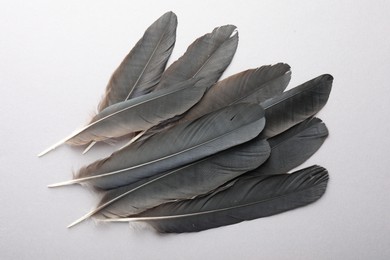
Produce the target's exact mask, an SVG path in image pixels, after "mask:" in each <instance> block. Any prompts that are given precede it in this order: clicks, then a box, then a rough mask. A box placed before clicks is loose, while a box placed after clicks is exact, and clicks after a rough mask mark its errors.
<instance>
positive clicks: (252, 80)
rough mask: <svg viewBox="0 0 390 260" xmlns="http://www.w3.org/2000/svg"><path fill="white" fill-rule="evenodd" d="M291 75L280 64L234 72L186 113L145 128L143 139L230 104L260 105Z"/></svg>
mask: <svg viewBox="0 0 390 260" xmlns="http://www.w3.org/2000/svg"><path fill="white" fill-rule="evenodd" d="M290 78H291V71H290V66H289V65H287V64H283V63H278V64H276V65H272V66H263V67H260V68H257V69H250V70H246V71H243V72H240V73H237V74H234V75H232V76H230V77H228V78H226V79H224V80H221V81H218V82H217V83H216V84H215V85H213V86H212V87H211V88H210V89H209V90H208V91H207V92H206V94H205V95H204V96H203V97H202V99H201V100H200V101H199V102H198V103H197V104H195V105H194V106H193V107H192V108H190V109H189V110H188V111H187V112H186V113H184V114H183V115H180V116H178V117H175V118H171V119H169V120H167V121H165V122H163V123H162V124H159V125H157V126H155V127H153V128H151V129H149V130H147V132H146V133H145V134H144V136H143V137H142V138H143V139H145V138H147V137H148V136H150V135H153V134H155V133H156V132H159V131H162V130H165V129H168V128H170V127H172V126H173V125H175V124H177V123H181V122H186V121H192V120H195V119H197V118H199V117H201V116H204V115H206V114H208V113H211V112H213V111H217V110H218V109H221V108H224V107H227V106H230V105H234V104H237V103H244V102H245V103H257V104H260V103H261V102H263V101H265V100H267V99H269V98H272V97H274V96H277V95H279V94H281V93H282V92H283V91H284V89H285V88H286V87H287V85H288V83H289V81H290Z"/></svg>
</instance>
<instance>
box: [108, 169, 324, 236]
mask: <svg viewBox="0 0 390 260" xmlns="http://www.w3.org/2000/svg"><path fill="white" fill-rule="evenodd" d="M328 178H329V177H328V172H327V170H326V169H324V168H322V167H320V166H311V167H308V168H305V169H303V170H299V171H297V172H294V173H292V174H278V175H270V176H247V175H242V176H240V177H238V180H236V181H235V182H234V184H233V185H232V186H231V187H229V188H227V189H226V190H224V191H221V192H218V193H213V194H210V195H207V196H204V197H198V198H195V199H192V200H183V201H178V202H170V203H166V204H162V205H160V206H158V207H155V208H153V209H150V210H147V211H145V212H143V213H141V214H139V215H135V216H132V217H130V218H117V219H107V220H106V221H109V222H127V221H131V222H139V221H142V222H146V223H148V224H150V225H151V226H153V227H154V228H155V229H156V230H157V231H158V232H162V233H183V232H197V231H202V230H207V229H210V228H217V227H221V226H226V225H231V224H235V223H239V222H242V221H246V220H252V219H257V218H261V217H267V216H271V215H275V214H278V213H282V212H285V211H288V210H291V209H295V208H298V207H302V206H305V205H307V204H310V203H312V202H314V201H316V200H318V199H319V198H320V197H321V196H322V195H323V194H324V192H325V190H326V186H327V183H328Z"/></svg>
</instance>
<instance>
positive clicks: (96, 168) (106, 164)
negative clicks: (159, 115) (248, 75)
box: [51, 104, 265, 189]
mask: <svg viewBox="0 0 390 260" xmlns="http://www.w3.org/2000/svg"><path fill="white" fill-rule="evenodd" d="M264 124H265V119H264V110H263V109H262V108H261V107H260V106H259V105H256V104H238V105H235V106H230V107H227V108H225V109H222V110H218V111H216V112H214V113H211V114H208V115H206V116H204V117H201V118H199V119H197V120H195V121H191V122H187V123H183V124H179V125H177V126H175V127H174V128H172V129H170V130H169V131H164V132H161V133H158V134H156V135H154V136H152V137H150V138H149V139H147V140H146V141H145V142H138V143H134V145H131V146H128V147H125V148H124V149H122V150H119V151H117V152H115V153H113V154H112V155H111V156H110V157H108V158H105V159H102V160H99V161H96V162H94V163H92V164H91V165H89V166H87V167H85V168H82V169H81V170H80V171H79V173H78V174H77V176H76V179H74V180H71V181H68V182H63V183H59V184H55V185H51V187H55V186H62V185H68V184H74V183H82V182H87V183H89V184H91V185H93V186H94V187H96V188H100V189H112V188H116V187H119V186H124V185H127V184H131V183H134V182H136V181H139V180H141V179H144V178H147V177H150V176H153V175H155V174H158V173H161V172H164V171H168V170H171V169H174V168H177V167H181V166H183V165H186V164H188V163H191V162H194V161H196V160H199V159H202V158H205V157H207V156H209V155H212V154H215V153H217V152H219V151H222V150H225V149H228V148H230V147H233V146H236V145H238V144H241V143H244V142H247V141H249V140H251V139H253V138H254V137H256V136H257V135H258V134H259V133H260V132H261V130H262V129H263V127H264Z"/></svg>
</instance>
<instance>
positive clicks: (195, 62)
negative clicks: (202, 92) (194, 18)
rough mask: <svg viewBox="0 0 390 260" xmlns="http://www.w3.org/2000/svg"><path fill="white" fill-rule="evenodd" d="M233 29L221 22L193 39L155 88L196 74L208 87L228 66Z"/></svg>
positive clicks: (234, 44) (235, 35)
mask: <svg viewBox="0 0 390 260" xmlns="http://www.w3.org/2000/svg"><path fill="white" fill-rule="evenodd" d="M235 30H236V27H235V26H234V25H225V26H221V27H217V28H215V29H214V30H213V31H212V32H211V33H208V34H205V35H203V36H202V37H200V38H198V39H197V40H195V42H193V43H192V44H191V45H190V46H189V47H188V49H187V51H186V52H185V53H184V54H183V56H182V57H180V58H179V59H178V60H177V61H175V62H174V63H173V64H172V65H171V66H169V67H168V69H167V70H166V71H165V72H164V73H163V75H162V77H161V81H160V83H159V85H158V86H157V87H156V89H161V88H166V87H167V86H169V85H172V84H175V83H176V82H180V81H183V80H187V79H191V78H199V77H201V78H202V79H203V80H204V81H203V82H204V83H205V86H206V87H207V88H208V87H211V86H212V85H213V84H214V83H215V82H217V80H218V79H219V78H220V77H221V75H222V73H223V72H224V71H225V69H226V68H227V67H228V66H229V64H230V62H231V61H232V59H233V56H234V54H235V52H236V49H237V45H238V33H237V32H236V31H235ZM220 108H222V107H220ZM214 111H215V110H214ZM210 112H212V111H210ZM181 117H182V115H179V116H176V117H174V118H170V119H168V120H166V121H165V122H163V123H161V124H159V125H156V126H155V127H153V128H152V129H149V130H148V131H143V132H141V133H140V134H139V135H137V136H135V137H134V138H133V139H131V140H130V141H129V143H127V144H126V146H127V145H130V144H132V143H133V142H135V141H136V140H137V139H139V138H140V137H142V139H140V140H145V139H146V138H148V137H149V136H151V135H153V134H155V133H157V132H160V131H162V130H164V129H167V128H169V127H172V126H173V125H174V124H175V123H176V122H177V121H179V120H180V118H181ZM194 119H196V118H193V120H194Z"/></svg>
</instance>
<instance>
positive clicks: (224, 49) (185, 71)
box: [157, 25, 238, 89]
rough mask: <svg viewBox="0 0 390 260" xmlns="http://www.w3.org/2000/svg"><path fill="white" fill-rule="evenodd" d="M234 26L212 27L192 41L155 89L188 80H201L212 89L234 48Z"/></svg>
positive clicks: (230, 57)
mask: <svg viewBox="0 0 390 260" xmlns="http://www.w3.org/2000/svg"><path fill="white" fill-rule="evenodd" d="M235 30H236V27H235V26H234V25H225V26H221V27H218V28H215V29H214V30H213V31H212V32H211V33H208V34H206V35H204V36H202V37H200V38H198V39H197V40H196V41H195V42H193V43H192V44H191V45H190V46H189V47H188V49H187V51H186V52H185V53H184V55H183V56H182V57H180V58H179V59H178V60H177V61H175V62H174V63H173V64H172V65H171V66H169V67H168V68H167V70H166V71H165V72H164V73H163V75H162V77H161V80H160V83H159V84H158V86H157V89H162V88H166V87H167V86H171V85H172V84H176V83H177V82H181V81H184V80H188V79H191V78H199V77H200V78H203V79H205V84H206V85H207V86H211V85H212V84H214V83H215V82H216V81H217V80H218V79H219V77H220V76H221V75H222V73H223V72H224V71H225V69H226V68H227V66H228V65H229V64H230V62H231V60H232V59H233V56H234V54H235V52H236V49H237V44H238V34H237V33H234V31H235Z"/></svg>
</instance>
